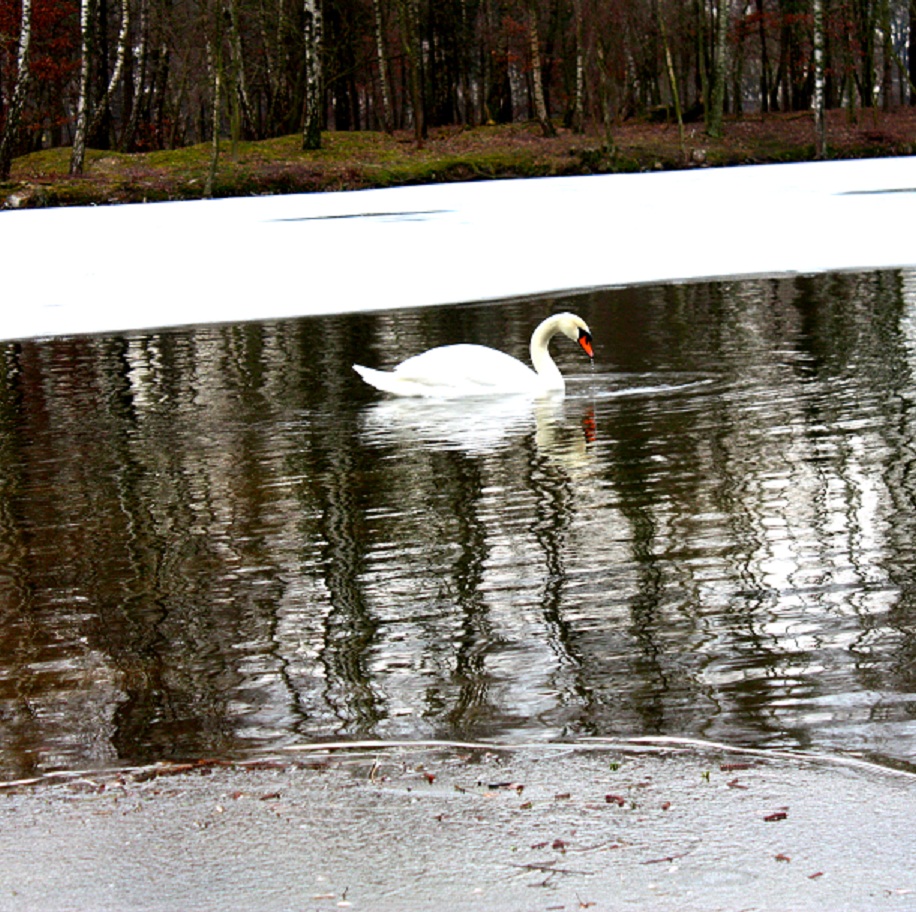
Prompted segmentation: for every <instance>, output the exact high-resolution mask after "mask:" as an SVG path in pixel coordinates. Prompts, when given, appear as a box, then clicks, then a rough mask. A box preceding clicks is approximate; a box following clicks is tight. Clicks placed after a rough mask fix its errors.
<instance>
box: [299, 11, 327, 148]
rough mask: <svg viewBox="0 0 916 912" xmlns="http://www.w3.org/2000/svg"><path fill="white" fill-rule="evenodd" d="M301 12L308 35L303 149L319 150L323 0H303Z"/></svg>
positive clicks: (321, 110) (306, 36) (321, 111)
mask: <svg viewBox="0 0 916 912" xmlns="http://www.w3.org/2000/svg"><path fill="white" fill-rule="evenodd" d="M302 12H303V15H304V37H305V122H304V126H303V129H302V148H303V149H320V148H321V126H322V113H323V104H322V98H323V91H322V75H321V44H322V19H321V3H320V0H303V8H302Z"/></svg>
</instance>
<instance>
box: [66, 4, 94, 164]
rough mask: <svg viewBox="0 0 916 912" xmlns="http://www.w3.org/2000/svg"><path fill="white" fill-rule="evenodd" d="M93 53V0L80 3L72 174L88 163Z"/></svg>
mask: <svg viewBox="0 0 916 912" xmlns="http://www.w3.org/2000/svg"><path fill="white" fill-rule="evenodd" d="M92 53H93V42H92V0H81V2H80V83H79V97H78V99H77V103H76V132H75V133H74V134H73V149H72V151H71V153H70V173H71V174H82V173H83V166H84V164H85V162H86V136H87V134H88V131H89V91H90V84H89V75H90V72H91V63H92Z"/></svg>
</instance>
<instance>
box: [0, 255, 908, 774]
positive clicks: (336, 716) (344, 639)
mask: <svg viewBox="0 0 916 912" xmlns="http://www.w3.org/2000/svg"><path fill="white" fill-rule="evenodd" d="M556 309H569V310H574V311H576V312H578V313H579V314H580V315H581V316H583V317H584V318H585V319H586V320H588V322H589V323H590V325H591V328H592V330H593V333H594V337H595V343H596V359H595V364H594V367H591V366H590V365H589V363H588V361H587V359H585V358H584V357H582V355H581V353H580V352H578V351H577V350H576V349H575V347H574V346H573V345H572V344H570V343H568V342H566V340H560V341H559V342H555V343H554V351H555V352H556V354H557V357H558V361H559V363H560V364H561V367H562V368H563V370H564V372H565V373H566V375H567V378H568V393H567V397H566V399H565V401H564V403H563V404H562V406H559V407H558V406H550V405H548V404H542V405H538V406H526V405H522V404H520V403H518V402H514V401H511V400H510V401H504V400H502V401H501V400H494V401H491V402H481V401H478V402H474V403H464V404H459V403H450V404H444V405H443V404H439V405H437V404H433V403H428V402H427V403H424V402H417V401H406V402H405V401H392V400H385V399H384V398H383V397H382V396H381V395H380V394H378V393H376V392H375V391H374V390H371V389H370V388H368V387H366V386H365V385H363V384H362V382H361V381H360V379H359V378H358V377H357V375H356V374H355V373H354V372H353V371H352V370H351V367H350V365H351V364H352V363H353V362H354V361H359V362H361V363H365V364H369V365H372V366H391V365H393V364H394V363H396V362H397V361H399V360H401V359H402V358H404V357H407V356H409V355H411V354H415V353H417V352H418V351H421V350H423V349H425V348H428V347H430V346H432V345H436V344H442V343H446V342H454V341H475V342H481V343H484V344H489V345H493V346H495V347H498V348H502V349H504V350H507V351H509V352H511V353H512V354H515V355H518V356H521V357H523V358H527V354H526V351H527V340H528V336H529V333H530V331H531V329H532V328H533V326H534V325H535V323H537V322H538V320H540V319H541V318H542V317H543V316H545V315H546V314H547V313H549V312H550V311H551V310H556ZM914 407H916V274H914V273H912V272H882V273H868V274H844V275H828V276H819V277H814V278H790V279H779V280H756V281H726V282H717V283H712V284H688V285H673V286H665V287H644V288H636V289H626V290H610V291H600V292H594V293H589V294H583V295H578V296H565V297H562V298H557V299H550V298H542V299H539V300H535V301H518V302H511V303H499V304H483V305H474V306H462V307H450V308H435V309H428V310H418V311H404V312H396V313H395V312H392V313H383V314H362V315H351V316H341V317H336V318H315V319H302V320H296V321H288V322H277V323H251V324H245V325H233V326H216V327H213V326H207V327H201V328H193V329H189V330H180V331H167V332H162V333H147V332H144V333H136V334H127V335H118V336H102V337H81V338H66V339H55V340H45V341H28V342H22V343H5V344H3V345H2V360H0V775H2V777H5V778H11V777H17V776H23V775H28V774H33V773H37V772H41V771H46V770H51V769H60V768H65V769H66V768H82V767H86V766H99V765H105V764H113V763H133V762H148V761H153V760H159V759H166V758H172V759H174V758H187V757H200V756H207V757H213V756H225V757H231V756H237V755H239V754H243V753H245V752H246V751H249V750H251V749H255V748H270V747H279V746H283V745H289V744H294V743H302V742H308V741H317V740H327V739H340V738H364V737H379V738H397V739H410V738H450V739H497V740H500V741H508V742H521V741H525V742H531V741H545V740H556V739H572V738H576V737H581V736H588V735H595V736H619V737H623V736H635V735H679V736H693V737H701V738H707V739H712V740H723V741H729V742H732V743H735V744H740V745H746V746H755V747H762V748H777V747H778V748H804V749H808V750H813V751H821V752H851V753H856V754H864V755H866V756H869V757H872V758H877V759H879V760H881V761H885V762H891V763H903V764H910V765H912V764H914V762H916V408H914Z"/></svg>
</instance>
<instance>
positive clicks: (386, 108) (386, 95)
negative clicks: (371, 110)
mask: <svg viewBox="0 0 916 912" xmlns="http://www.w3.org/2000/svg"><path fill="white" fill-rule="evenodd" d="M372 13H373V19H374V24H375V54H376V57H377V59H378V79H379V87H380V90H381V95H382V126H383V128H384V130H385V132H386V133H391V132H392V130H394V109H393V106H392V104H391V81H390V79H389V76H388V52H387V51H386V50H385V21H384V18H383V16H382V0H372Z"/></svg>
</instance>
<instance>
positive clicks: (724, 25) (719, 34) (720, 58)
mask: <svg viewBox="0 0 916 912" xmlns="http://www.w3.org/2000/svg"><path fill="white" fill-rule="evenodd" d="M728 11H729V0H716V30H715V36H716V38H715V61H714V64H713V74H712V91H711V92H710V93H709V110H708V111H707V112H706V132H707V133H708V134H709V135H710V136H712V137H717V136H721V135H722V114H723V111H724V108H725V77H726V74H727V72H728Z"/></svg>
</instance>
